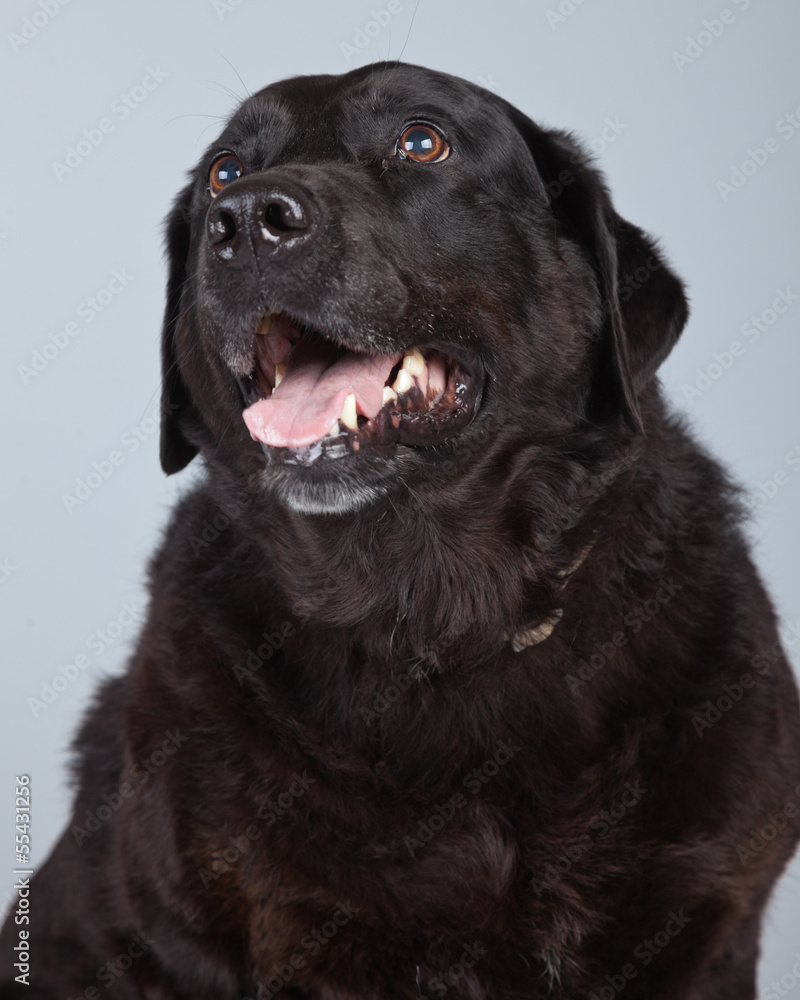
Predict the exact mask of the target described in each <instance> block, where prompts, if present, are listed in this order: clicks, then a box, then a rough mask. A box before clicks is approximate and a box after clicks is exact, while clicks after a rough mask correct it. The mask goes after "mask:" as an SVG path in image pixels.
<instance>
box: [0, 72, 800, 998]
mask: <svg viewBox="0 0 800 1000" xmlns="http://www.w3.org/2000/svg"><path fill="white" fill-rule="evenodd" d="M167 232H168V252H169V264H170V277H169V288H168V296H167V307H166V318H165V324H164V339H163V365H164V369H163V374H164V388H163V426H162V450H161V460H162V464H163V467H164V469H165V471H166V472H167V473H174V472H178V471H179V470H181V469H183V468H184V466H186V465H187V463H189V462H190V461H191V459H192V458H193V457H194V456H195V455H198V454H199V455H200V456H201V457H202V460H203V463H204V467H205V475H204V478H203V479H202V482H201V483H200V485H199V486H197V487H196V488H194V489H193V490H192V491H191V492H190V493H189V494H188V495H187V496H186V497H185V498H184V499H183V500H182V502H181V503H180V504H179V505H178V508H177V510H176V511H175V513H174V515H173V517H172V520H171V522H170V525H169V527H168V529H167V532H166V535H165V539H164V542H163V545H162V546H161V549H160V550H159V552H158V553H157V555H156V556H155V558H154V560H153V562H152V566H151V570H150V577H151V595H152V596H151V603H150V609H149V615H148V620H147V623H146V625H145V627H144V629H143V632H142V635H141V637H140V640H139V644H138V648H137V650H136V652H135V654H134V656H133V658H132V661H131V663H130V666H129V668H128V671H127V673H126V674H125V676H123V677H119V678H117V679H114V680H112V681H111V682H109V683H107V684H106V685H105V686H104V687H103V689H102V691H101V692H100V695H99V697H98V700H97V703H96V705H95V707H94V709H93V710H92V712H91V713H90V715H89V717H88V718H87V720H86V723H85V725H84V727H83V729H82V732H81V734H80V736H79V737H78V740H77V757H78V763H77V772H76V773H77V781H78V792H77V799H76V804H75V811H74V816H73V818H72V820H71V822H70V825H69V829H68V830H67V831H66V833H65V834H64V837H63V839H62V840H61V842H60V843H59V844H58V846H57V847H56V849H55V851H54V853H53V855H52V857H51V858H50V860H49V861H48V862H47V864H46V865H45V866H44V867H43V868H42V870H41V872H39V873H38V874H37V875H36V876H35V878H34V879H33V882H32V886H31V888H30V894H29V908H28V909H27V910H25V912H24V914H23V915H24V916H26V917H29V918H30V922H29V923H28V922H25V921H22V922H18V921H17V919H16V918H15V917H13V915H12V918H11V919H10V920H9V921H8V923H7V925H6V928H5V931H4V934H3V937H2V962H1V963H0V965H1V967H2V969H1V971H2V974H3V978H4V981H5V985H4V986H2V987H0V995H1V996H2V997H3V998H10V997H14V996H17V995H19V996H21V997H27V998H29V1000H32V998H36V1000H66V998H67V997H70V998H72V1000H98V998H99V997H105V996H109V997H113V998H116V1000H133V998H146V1000H234V998H240V997H249V998H252V1000H268V998H271V997H284V998H309V1000H311V998H313V1000H378V998H381V1000H388V998H392V1000H395V998H397V1000H401V998H407V1000H421V998H424V997H428V998H433V997H436V998H438V997H447V998H448V1000H453V998H457V997H460V998H470V1000H500V998H502V1000H522V998H523V997H524V998H526V1000H529V998H565V1000H566V998H587V997H588V998H593V1000H613V998H614V997H615V996H617V995H618V994H623V993H624V997H625V1000H634V998H648V1000H657V998H661V1000H665V998H678V997H680V998H686V1000H689V998H691V1000H711V998H715V1000H718V998H721V997H725V998H727V1000H738V998H741V1000H745V998H751V997H753V995H754V991H755V968H756V962H757V957H758V938H759V925H760V920H761V914H762V911H763V908H764V906H765V903H766V901H767V899H768V897H769V893H770V890H771V887H772V886H773V884H774V882H775V880H776V879H777V878H778V876H779V874H780V872H781V870H782V869H783V867H784V866H785V864H786V863H787V861H788V859H789V858H790V856H791V854H792V850H793V848H794V846H795V844H796V842H797V839H798V835H799V834H800V826H799V819H800V712H799V711H798V696H797V690H796V687H795V683H794V680H793V677H792V673H791V671H790V669H789V667H788V665H787V663H786V660H785V658H784V656H783V654H782V652H781V648H780V642H779V639H778V637H777V632H776V622H775V616H774V614H773V611H772V609H771V606H770V602H769V599H768V597H767V595H766V593H765V591H764V588H763V586H762V584H761V582H760V580H759V577H758V575H757V573H756V571H755V569H754V567H753V564H752V562H751V560H750V558H749V556H748V552H747V547H746V544H745V542H744V540H743V536H742V533H741V531H740V528H739V526H738V522H739V520H740V510H739V507H738V505H737V496H736V489H735V488H734V487H733V486H732V484H731V483H730V481H729V480H728V479H727V478H726V475H725V473H724V472H723V471H722V470H721V469H720V467H719V466H718V465H717V464H716V463H715V461H714V460H713V459H712V458H710V457H708V456H707V455H706V454H705V453H704V452H703V451H702V450H701V449H700V448H699V447H698V446H697V444H696V443H695V442H694V441H693V440H692V438H691V437H690V435H689V434H688V433H687V431H686V430H685V428H684V427H682V426H681V424H680V422H679V421H678V420H677V419H676V418H675V417H674V416H671V415H670V414H669V413H668V412H667V411H666V409H665V406H664V403H663V400H662V397H661V395H660V391H659V386H658V382H657V380H656V378H655V371H656V369H657V367H658V365H659V363H660V362H661V361H662V360H663V359H664V358H665V357H666V355H667V354H668V352H669V351H670V349H671V347H672V346H673V344H674V343H675V341H676V339H677V338H678V335H679V334H680V332H681V329H682V327H683V326H684V323H685V321H686V317H687V304H686V299H685V296H684V290H683V287H682V285H681V282H680V281H679V279H678V278H677V277H676V276H675V275H674V274H673V273H672V271H671V270H670V268H669V266H668V265H667V264H666V263H665V261H664V258H663V255H662V254H661V253H660V252H659V250H658V249H657V247H656V246H655V244H654V243H653V241H652V240H651V239H650V238H649V237H647V236H646V235H645V234H644V233H643V232H642V231H641V230H639V229H637V228H636V227H635V226H633V225H631V224H630V223H628V222H626V221H624V220H623V219H621V218H620V217H619V216H618V215H617V214H616V212H615V211H614V209H613V208H612V206H611V202H610V199H609V195H608V192H607V190H606V188H605V187H604V185H603V181H602V179H601V177H600V176H599V174H598V173H597V171H596V170H595V169H594V168H593V167H592V166H591V164H590V163H589V162H588V160H587V158H586V156H585V154H584V153H583V152H582V151H581V149H580V146H579V145H578V144H577V143H576V142H575V141H573V139H571V138H570V137H569V136H568V135H566V134H564V133H562V132H557V131H548V130H545V129H542V128H540V127H539V126H537V125H535V124H534V123H533V122H531V121H530V120H528V119H527V118H526V117H524V116H523V115H522V114H521V113H520V112H519V111H517V110H516V109H515V108H513V107H511V106H510V105H509V104H507V103H506V102H505V101H503V100H501V99H500V98H498V97H497V96H495V95H494V94H490V93H487V92H486V91H484V90H482V89H481V88H479V87H477V86H474V85H473V84H471V83H468V82H465V81H463V80H459V79H456V78H453V77H451V76H447V75H445V74H441V73H434V72H429V71H428V70H425V69H421V68H418V67H414V66H407V65H397V64H388V63H384V64H378V65H374V66H368V67H366V68H363V69H359V70H356V71H354V72H352V73H348V74H346V75H344V76H316V77H302V78H297V79H291V80H286V81H283V82H281V83H277V84H274V85H273V86H271V87H268V88H267V89H265V90H262V91H261V92H259V93H257V94H255V95H254V96H252V97H250V98H248V99H247V100H246V101H245V102H244V103H243V104H242V106H241V107H240V108H239V109H238V110H237V112H236V113H235V114H234V115H233V117H232V118H231V120H230V122H229V123H228V125H227V126H226V127H225V129H224V131H223V132H222V134H221V135H220V136H219V138H218V139H217V140H216V141H215V142H214V143H213V144H212V145H211V146H210V148H209V149H208V151H207V152H206V154H205V155H204V156H203V158H202V160H201V161H200V163H199V165H198V167H197V169H196V170H195V171H194V172H193V174H192V176H191V180H190V182H189V184H188V185H187V186H186V187H185V188H184V190H183V191H182V192H181V193H180V195H179V197H178V199H177V202H176V204H175V207H174V209H173V211H172V213H171V215H170V217H169V220H168V230H167ZM23 956H24V958H23ZM23 970H28V971H27V972H26V971H23ZM15 981H16V982H15ZM26 983H29V984H30V985H25V984H26Z"/></svg>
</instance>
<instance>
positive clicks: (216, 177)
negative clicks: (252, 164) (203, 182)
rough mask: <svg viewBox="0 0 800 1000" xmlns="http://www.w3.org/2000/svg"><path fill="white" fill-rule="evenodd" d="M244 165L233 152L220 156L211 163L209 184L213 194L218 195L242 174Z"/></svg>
mask: <svg viewBox="0 0 800 1000" xmlns="http://www.w3.org/2000/svg"><path fill="white" fill-rule="evenodd" d="M243 170H244V167H243V166H242V164H241V161H240V160H239V159H238V157H236V156H233V154H231V153H226V154H225V155H224V156H220V157H219V158H218V159H217V160H215V161H214V162H213V164H212V165H211V170H210V172H209V175H208V186H209V188H210V189H211V194H212V195H217V194H219V193H220V191H221V190H222V189H223V188H224V187H225V185H226V184H230V182H231V181H235V180H236V179H237V178H239V177H241V176H242V172H243Z"/></svg>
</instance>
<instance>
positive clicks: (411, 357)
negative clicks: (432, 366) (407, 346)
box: [401, 347, 425, 375]
mask: <svg viewBox="0 0 800 1000" xmlns="http://www.w3.org/2000/svg"><path fill="white" fill-rule="evenodd" d="M401 367H402V368H403V369H405V371H407V372H408V374H409V375H422V373H423V372H424V371H425V358H423V356H422V351H420V349H419V348H418V347H415V348H414V349H413V350H412V351H406V353H405V354H404V355H403V364H402V366H401Z"/></svg>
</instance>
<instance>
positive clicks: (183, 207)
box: [161, 181, 197, 476]
mask: <svg viewBox="0 0 800 1000" xmlns="http://www.w3.org/2000/svg"><path fill="white" fill-rule="evenodd" d="M193 189H194V181H192V182H191V183H189V184H187V186H186V187H185V188H184V189H183V190H182V191H181V193H180V194H179V195H178V197H177V198H176V199H175V203H174V204H173V206H172V210H171V211H170V213H169V215H168V216H167V219H166V226H165V233H166V248H167V260H168V264H169V278H168V280H167V304H166V308H165V310H164V327H163V330H162V334H161V468H162V469H163V470H164V472H166V474H167V475H168V476H169V475H172V473H173V472H180V471H181V469H183V468H185V467H186V466H187V465H188V464H189V462H191V460H192V459H193V458H194V456H195V455H196V454H197V448H196V447H195V445H193V444H192V443H191V442H190V441H189V440H187V438H186V436H185V435H184V433H183V431H182V429H181V425H182V424H184V423H185V422H186V420H187V418H188V417H189V416H190V413H191V412H192V411H194V406H193V404H192V399H191V394H190V393H189V389H188V387H187V385H186V383H185V382H184V380H183V376H182V375H181V373H180V370H179V368H178V364H177V357H176V354H175V327H176V325H177V322H178V317H179V315H180V306H181V293H182V291H183V286H184V283H185V281H186V267H187V260H188V257H189V236H190V229H189V206H190V203H191V199H192V191H193Z"/></svg>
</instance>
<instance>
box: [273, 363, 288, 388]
mask: <svg viewBox="0 0 800 1000" xmlns="http://www.w3.org/2000/svg"><path fill="white" fill-rule="evenodd" d="M285 374H286V362H285V361H282V362H281V363H280V364H279V365H275V388H276V389H277V388H278V386H279V385H280V384H281V382H282V381H283V376H284V375H285Z"/></svg>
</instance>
